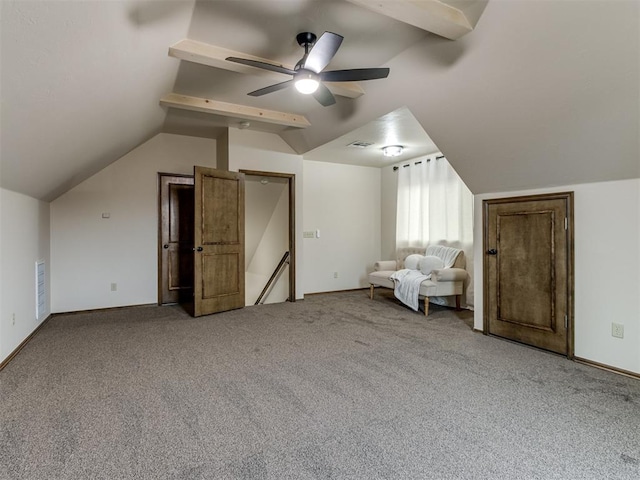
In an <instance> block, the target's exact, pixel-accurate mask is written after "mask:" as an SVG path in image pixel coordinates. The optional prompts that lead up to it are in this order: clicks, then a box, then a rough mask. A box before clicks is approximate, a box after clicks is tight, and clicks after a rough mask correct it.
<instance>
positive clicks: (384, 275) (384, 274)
mask: <svg viewBox="0 0 640 480" xmlns="http://www.w3.org/2000/svg"><path fill="white" fill-rule="evenodd" d="M394 271H395V270H394ZM394 271H389V270H382V271H379V272H371V273H370V274H369V283H370V284H372V285H379V286H381V287H387V288H395V284H394V283H393V280H391V278H389V277H391V274H392V273H394Z"/></svg>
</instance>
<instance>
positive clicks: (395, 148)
mask: <svg viewBox="0 0 640 480" xmlns="http://www.w3.org/2000/svg"><path fill="white" fill-rule="evenodd" d="M402 150H403V148H402V145H387V146H386V147H382V154H383V155H384V156H385V157H397V156H398V155H400V154H401V153H402Z"/></svg>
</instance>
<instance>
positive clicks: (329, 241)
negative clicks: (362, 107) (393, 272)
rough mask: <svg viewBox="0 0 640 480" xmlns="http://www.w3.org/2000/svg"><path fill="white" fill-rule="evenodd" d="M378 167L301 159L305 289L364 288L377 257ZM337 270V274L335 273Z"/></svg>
mask: <svg viewBox="0 0 640 480" xmlns="http://www.w3.org/2000/svg"><path fill="white" fill-rule="evenodd" d="M380 190H381V188H380V169H379V168H371V167H357V166H352V165H339V164H335V163H326V162H315V161H311V160H305V161H304V230H305V231H315V230H320V238H305V239H304V242H305V243H304V265H305V269H304V281H305V283H304V289H305V293H314V292H327V291H334V290H346V289H352V288H361V287H367V286H368V285H369V283H368V281H367V273H368V272H370V271H372V270H373V264H374V263H375V262H376V261H377V260H380V255H381V253H380ZM334 272H338V278H334Z"/></svg>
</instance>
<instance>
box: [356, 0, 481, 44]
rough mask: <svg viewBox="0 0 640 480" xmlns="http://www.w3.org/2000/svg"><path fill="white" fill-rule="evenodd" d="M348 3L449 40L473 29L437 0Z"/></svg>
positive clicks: (461, 14)
mask: <svg viewBox="0 0 640 480" xmlns="http://www.w3.org/2000/svg"><path fill="white" fill-rule="evenodd" d="M348 1H349V2H351V3H354V4H356V5H359V6H361V7H364V8H368V9H369V10H373V11H374V12H377V13H380V14H382V15H385V16H387V17H391V18H394V19H396V20H399V21H401V22H404V23H408V24H409V25H413V26H414V27H418V28H421V29H422V30H426V31H427V32H431V33H435V34H436V35H440V36H441V37H445V38H448V39H450V40H456V39H458V38H460V37H462V36H463V35H465V34H467V33H469V32H471V31H472V30H473V28H474V27H475V25H474V22H472V21H470V20H469V18H467V15H465V13H464V12H463V11H462V10H460V9H458V8H456V7H453V6H451V5H447V4H446V3H444V2H443V1H441V0H376V1H375V2H372V1H371V0H348Z"/></svg>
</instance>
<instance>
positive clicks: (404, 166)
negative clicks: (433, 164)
mask: <svg viewBox="0 0 640 480" xmlns="http://www.w3.org/2000/svg"><path fill="white" fill-rule="evenodd" d="M441 158H444V155H438V156H437V157H436V160H440V159H441ZM430 161H431V159H430V158H427V162H430ZM421 163H422V160H419V161H417V162H414V163H413V164H414V165H419V164H421ZM409 166H411V164H410V163H407V164H406V165H402V168H406V167H409ZM399 168H400V167H398V166H395V167H393V171H394V172H395V171H396V170H398V169H399Z"/></svg>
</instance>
